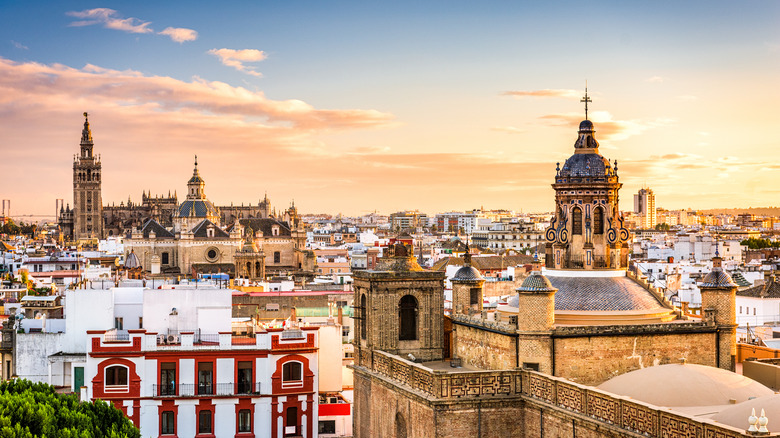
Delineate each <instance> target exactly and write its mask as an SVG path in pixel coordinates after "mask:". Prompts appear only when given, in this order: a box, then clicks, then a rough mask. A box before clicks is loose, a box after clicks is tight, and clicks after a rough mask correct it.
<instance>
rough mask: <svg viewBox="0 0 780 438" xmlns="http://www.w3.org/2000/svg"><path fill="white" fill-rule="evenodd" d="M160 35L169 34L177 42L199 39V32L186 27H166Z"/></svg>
mask: <svg viewBox="0 0 780 438" xmlns="http://www.w3.org/2000/svg"><path fill="white" fill-rule="evenodd" d="M158 34H159V35H167V36H169V37H171V39H172V40H174V41H176V42H177V43H184V42H186V41H195V40H196V39H198V32H196V31H194V30H192V29H187V28H184V27H166V28H165V29H164V30H163V31H162V32H159V33H158Z"/></svg>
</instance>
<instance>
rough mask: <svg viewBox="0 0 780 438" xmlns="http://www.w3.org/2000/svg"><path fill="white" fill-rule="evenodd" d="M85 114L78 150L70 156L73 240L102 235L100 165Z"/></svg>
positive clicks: (98, 237)
mask: <svg viewBox="0 0 780 438" xmlns="http://www.w3.org/2000/svg"><path fill="white" fill-rule="evenodd" d="M93 146H94V143H93V142H92V131H91V130H90V129H89V118H88V114H87V113H84V129H82V131H81V150H80V152H79V155H77V156H74V157H73V212H74V214H73V239H74V240H79V239H100V238H102V237H103V197H102V195H101V182H102V175H101V173H102V166H101V164H100V156H98V157H95V155H94V153H93V151H92V147H93Z"/></svg>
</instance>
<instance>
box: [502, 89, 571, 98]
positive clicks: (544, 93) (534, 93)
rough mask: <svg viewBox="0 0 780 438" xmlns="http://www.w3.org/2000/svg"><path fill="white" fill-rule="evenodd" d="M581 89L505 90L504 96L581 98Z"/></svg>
mask: <svg viewBox="0 0 780 438" xmlns="http://www.w3.org/2000/svg"><path fill="white" fill-rule="evenodd" d="M581 93H582V92H581V91H577V90H565V89H544V90H526V91H504V92H503V93H501V95H502V96H511V97H516V98H523V97H562V98H565V99H579V98H580V94H581Z"/></svg>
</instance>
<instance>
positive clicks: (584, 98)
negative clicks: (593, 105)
mask: <svg viewBox="0 0 780 438" xmlns="http://www.w3.org/2000/svg"><path fill="white" fill-rule="evenodd" d="M580 102H584V103H585V120H588V102H593V101H592V100H591V99H590V97H588V80H587V79H586V80H585V96H584V97H583V98H582V99H580Z"/></svg>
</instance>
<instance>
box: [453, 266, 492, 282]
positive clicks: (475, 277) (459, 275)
mask: <svg viewBox="0 0 780 438" xmlns="http://www.w3.org/2000/svg"><path fill="white" fill-rule="evenodd" d="M480 280H484V278H483V277H482V274H480V273H479V271H478V270H477V268H475V267H473V266H464V267H462V268H460V269H458V271H457V272H455V276H453V277H452V281H480Z"/></svg>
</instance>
